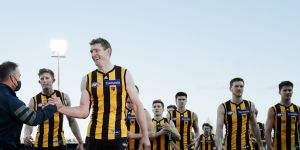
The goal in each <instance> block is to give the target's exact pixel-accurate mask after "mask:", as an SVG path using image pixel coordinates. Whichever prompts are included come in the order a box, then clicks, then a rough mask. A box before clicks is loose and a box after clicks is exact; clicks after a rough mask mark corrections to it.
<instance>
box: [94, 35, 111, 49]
mask: <svg viewBox="0 0 300 150" xmlns="http://www.w3.org/2000/svg"><path fill="white" fill-rule="evenodd" d="M94 44H101V46H102V47H103V48H104V49H107V48H111V46H110V44H109V42H108V41H107V40H105V39H103V38H100V37H99V38H97V39H92V41H91V42H90V45H94Z"/></svg>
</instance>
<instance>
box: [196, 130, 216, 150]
mask: <svg viewBox="0 0 300 150" xmlns="http://www.w3.org/2000/svg"><path fill="white" fill-rule="evenodd" d="M199 144H200V145H199V146H200V147H201V148H200V149H201V150H213V149H214V147H215V142H214V135H213V134H210V135H208V136H205V135H204V134H201V135H200V137H199Z"/></svg>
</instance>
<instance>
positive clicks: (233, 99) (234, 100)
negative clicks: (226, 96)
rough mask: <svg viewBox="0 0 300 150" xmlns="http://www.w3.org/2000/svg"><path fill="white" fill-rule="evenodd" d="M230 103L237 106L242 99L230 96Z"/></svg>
mask: <svg viewBox="0 0 300 150" xmlns="http://www.w3.org/2000/svg"><path fill="white" fill-rule="evenodd" d="M231 101H232V102H233V103H235V104H239V103H241V102H242V101H243V98H242V97H236V96H232V99H231Z"/></svg>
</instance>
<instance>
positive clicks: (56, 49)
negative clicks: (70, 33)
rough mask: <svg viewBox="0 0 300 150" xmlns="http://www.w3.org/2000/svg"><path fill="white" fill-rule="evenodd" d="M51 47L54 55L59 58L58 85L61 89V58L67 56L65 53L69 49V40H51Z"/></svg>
mask: <svg viewBox="0 0 300 150" xmlns="http://www.w3.org/2000/svg"><path fill="white" fill-rule="evenodd" d="M50 49H51V51H52V56H51V57H54V58H57V87H58V90H60V79H59V78H60V68H59V65H60V64H59V59H60V58H66V56H65V53H66V51H67V41H66V40H50Z"/></svg>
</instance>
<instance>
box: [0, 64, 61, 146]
mask: <svg viewBox="0 0 300 150" xmlns="http://www.w3.org/2000/svg"><path fill="white" fill-rule="evenodd" d="M20 76H21V74H20V70H19V69H18V65H17V64H16V63H14V62H9V61H7V62H4V63H2V64H1V65H0V116H1V117H0V150H10V149H18V148H19V146H20V135H21V130H22V126H23V123H25V124H28V125H31V126H35V125H37V124H41V123H43V121H44V120H47V119H48V118H50V117H52V116H53V113H54V112H56V110H57V109H56V106H55V105H47V106H45V107H44V109H42V110H40V111H34V110H33V109H31V108H28V107H26V105H25V104H24V102H22V101H21V100H20V99H19V98H18V97H17V96H16V93H15V92H16V91H18V90H19V89H20V88H21V81H20Z"/></svg>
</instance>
